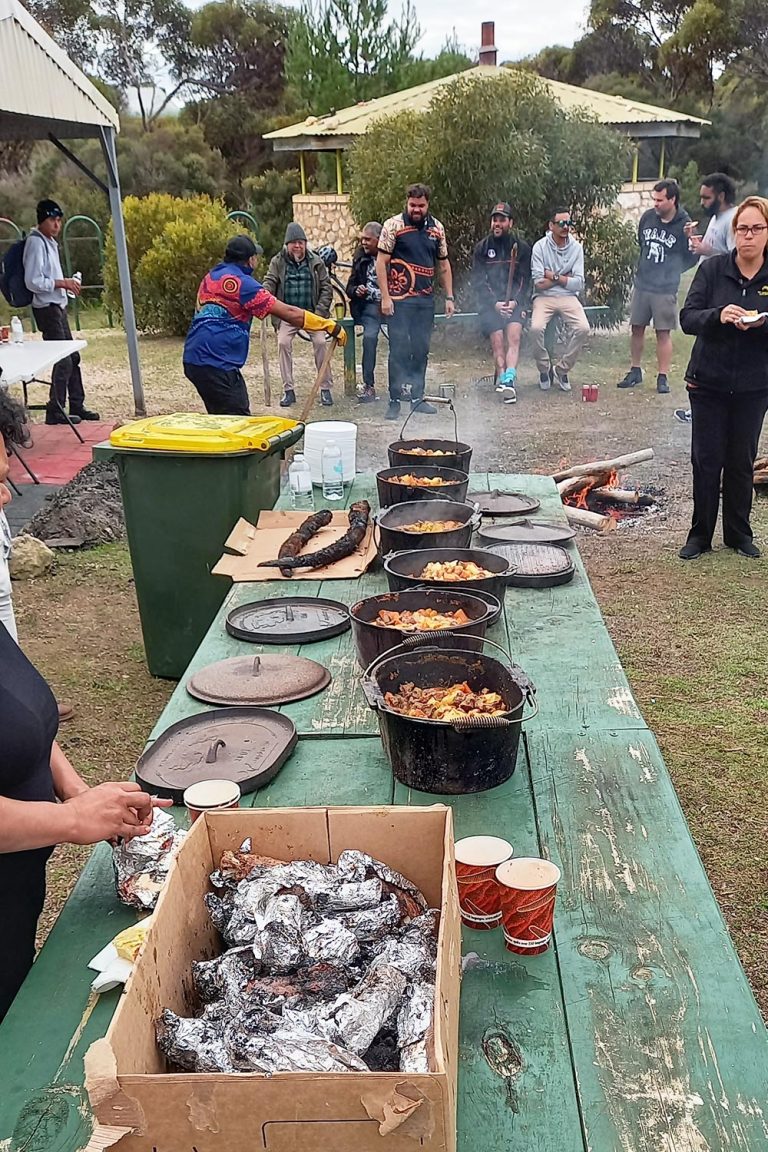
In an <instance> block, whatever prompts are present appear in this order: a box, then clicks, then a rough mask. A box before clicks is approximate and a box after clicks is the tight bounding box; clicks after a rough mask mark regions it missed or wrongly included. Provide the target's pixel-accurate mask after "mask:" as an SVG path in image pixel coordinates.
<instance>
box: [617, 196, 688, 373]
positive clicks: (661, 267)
mask: <svg viewBox="0 0 768 1152" xmlns="http://www.w3.org/2000/svg"><path fill="white" fill-rule="evenodd" d="M690 219H691V218H690V216H689V215H688V213H687V212H686V211H685V209H684V208H681V207H680V188H679V186H678V184H677V182H676V181H675V180H659V182H658V184H654V186H653V208H649V209H648V211H647V212H644V213H643V215H642V216H641V217H640V223H639V225H638V230H637V239H638V243H639V245H640V259H639V260H638V264H637V274H636V276H635V288H634V292H633V293H632V303H631V305H630V311H629V323H630V327H631V330H632V334H631V337H630V353H631V358H632V363H631V364H630V368H629V372H627V374H626V376H625V377H624V379H623V380H620V381H619V383H618V387H619V388H634V387H635V386H636V385H638V384H642V382H643V369H642V367H641V365H642V361H643V348H644V346H645V330H646V328H647V327H648V325H649V324H650V323H651V322H653V327H654V329H655V331H656V360H657V364H658V375H657V377H656V391H657V392H662V393H666V392H669V382H668V380H667V375H668V373H669V368H670V365H671V363H672V332H673V331H674V329H675V328H677V293H678V290H679V288H680V278H681V276H682V274H683V272H685V271H686V270H687V269H688V268H692V267H693V265H694V264H695V263H696V262H697V261H698V258H699V257H698V254H697V253H695V252H691V250H690V249H689V247H688V235H687V230H686V225H687V224H688V223H689V222H690Z"/></svg>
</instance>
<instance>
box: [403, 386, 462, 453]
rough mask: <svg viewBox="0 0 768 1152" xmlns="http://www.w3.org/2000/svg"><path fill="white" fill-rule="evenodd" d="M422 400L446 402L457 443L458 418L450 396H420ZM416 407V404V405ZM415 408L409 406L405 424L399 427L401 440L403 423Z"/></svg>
mask: <svg viewBox="0 0 768 1152" xmlns="http://www.w3.org/2000/svg"><path fill="white" fill-rule="evenodd" d="M422 400H427V401H428V402H429V403H430V404H447V405H448V407H449V408H450V410H451V412H452V413H453V441H454V443H455V444H458V443H459V418H458V416H457V415H456V408H455V407H454V403H453V400H452V398H451V397H450V396H422ZM417 407H418V405H417ZM415 411H416V408H411V410H410V412H409V413H408V415H407V416H406V418H405V424H403V426H402V428H401V429H400V439H401V440H403V439H404V437H403V433H404V432H405V425H406V424H407V423H408V421H409V420H410V418H411V416H413V414H414V412H415Z"/></svg>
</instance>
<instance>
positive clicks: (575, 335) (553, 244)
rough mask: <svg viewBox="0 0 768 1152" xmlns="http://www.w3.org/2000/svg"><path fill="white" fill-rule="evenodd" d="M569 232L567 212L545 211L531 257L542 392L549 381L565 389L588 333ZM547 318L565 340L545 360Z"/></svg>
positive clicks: (578, 250)
mask: <svg viewBox="0 0 768 1152" xmlns="http://www.w3.org/2000/svg"><path fill="white" fill-rule="evenodd" d="M570 229H571V213H570V212H569V210H568V209H567V208H555V210H554V212H551V213H550V216H549V225H548V228H547V232H546V235H545V236H543V237H542V238H541V240H537V241H536V243H535V244H534V246H533V252H532V253H531V280H532V282H533V312H532V316H531V336H532V338H533V351H534V356H535V358H536V367H537V368H538V370H539V387H540V388H541V390H542V392H546V391H547V390H548V389H549V387H550V386H551V384H552V381H553V380H556V381H557V385H558V387H559V388H560V390H561V392H570V391H571V382H570V380H569V378H568V373H569V372H570V370H571V369H572V368H573V366H574V364H575V363H576V361H577V359H578V356H579V353H580V352H581V349H582V348H583V346H584V341H585V340H586V338H587V336H588V335H589V321H588V320H587V315H586V312H585V311H584V308H583V306H582V303H581V301H580V300H579V293H581V292H583V291H584V249H583V248H582V246H581V244H579V242H578V240H574V238H573V236H571V234H570ZM553 316H559V317H560V318H561V320H562V321H563V326H564V329H565V337H564V341H563V342H558V345H557V347H556V348H555V351H554V355H553V359H552V360H550V356H549V352H548V351H547V347H546V344H545V342H544V341H545V334H546V331H547V325H548V324H549V322H550V320H551V319H552V318H553Z"/></svg>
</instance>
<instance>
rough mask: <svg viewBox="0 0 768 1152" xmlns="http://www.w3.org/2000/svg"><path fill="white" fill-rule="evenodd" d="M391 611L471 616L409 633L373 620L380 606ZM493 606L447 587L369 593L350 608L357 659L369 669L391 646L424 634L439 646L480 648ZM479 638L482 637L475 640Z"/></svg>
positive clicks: (492, 613) (395, 646)
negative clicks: (464, 621) (433, 630)
mask: <svg viewBox="0 0 768 1152" xmlns="http://www.w3.org/2000/svg"><path fill="white" fill-rule="evenodd" d="M382 608H383V609H385V610H386V611H390V612H415V611H416V610H417V609H418V608H434V610H435V611H436V612H457V611H458V610H459V608H461V609H463V611H464V612H465V613H466V615H467V616H468V617H469V619H470V623H469V624H461V625H459V627H458V628H451V629H450V630H448V631H446V632H445V633H443V632H440V633H429V632H416V633H413V632H406V631H403V630H402V629H400V628H382V627H381V626H380V625H379V624H374V623H373V621H374V620H375V619H376V617H377V616H378V614H379V611H380V610H381V609H382ZM494 614H495V613H494V609H493V607H492V606H491V605H490V604H488V603H486V601H485V600H482V599H481V598H480V597H479V596H472V595H471V593H469V592H454V591H452V590H449V589H448V588H423V589H421V590H420V591H414V592H385V593H384V594H383V595H381V596H369V597H368V598H367V599H365V600H358V602H357V604H353V605H352V607H351V608H350V609H349V615H350V619H351V620H352V636H353V637H354V641H355V648H356V650H357V660H358V663H359V664H360V666H361V667H362V668H367V667H368V665H369V664H370V663H371V661H372V660H376V659H377V658H378V657H379V656H383V655H384V653H385V652H389V650H390V649H391V648H397V647H398V646H399V645H400V644H402V642H403V640H404V639H405V638H406V637H408V636H413V635H415V636H424V637H428V638H429V639H430V640H432V639H433V637H435V636H439V639H438V640H437V641H436V642H437V644H438V647H440V648H462V649H476V650H477V651H481V650H482V647H483V644H482V637H483V636H485V630H486V628H488V627H489V625H490V622H491V620H492V619H493V616H494ZM477 637H480V639H476V638H477Z"/></svg>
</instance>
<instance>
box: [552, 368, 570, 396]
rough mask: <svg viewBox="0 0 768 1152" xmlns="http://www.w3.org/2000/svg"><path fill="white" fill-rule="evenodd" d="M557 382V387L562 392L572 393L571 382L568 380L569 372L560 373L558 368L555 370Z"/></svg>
mask: <svg viewBox="0 0 768 1152" xmlns="http://www.w3.org/2000/svg"><path fill="white" fill-rule="evenodd" d="M555 380H557V386H558V388H559V389H560V391H561V392H570V391H571V382H570V380H569V379H568V373H567V372H558V370H557V368H555Z"/></svg>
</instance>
